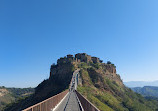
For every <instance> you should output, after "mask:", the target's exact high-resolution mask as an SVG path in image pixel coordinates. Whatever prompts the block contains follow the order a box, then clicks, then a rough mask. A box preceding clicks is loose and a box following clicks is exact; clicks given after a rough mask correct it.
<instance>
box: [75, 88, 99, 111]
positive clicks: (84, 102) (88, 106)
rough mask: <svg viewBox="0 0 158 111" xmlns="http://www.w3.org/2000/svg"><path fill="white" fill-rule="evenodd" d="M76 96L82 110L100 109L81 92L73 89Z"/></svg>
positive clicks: (92, 110)
mask: <svg viewBox="0 0 158 111" xmlns="http://www.w3.org/2000/svg"><path fill="white" fill-rule="evenodd" d="M75 92H76V94H77V97H78V98H79V100H80V102H81V104H82V107H83V109H84V111H100V110H99V109H98V108H96V107H95V106H94V105H93V104H92V103H91V102H90V101H88V100H87V99H86V98H85V97H84V96H83V95H82V94H80V93H79V92H77V91H76V90H75Z"/></svg>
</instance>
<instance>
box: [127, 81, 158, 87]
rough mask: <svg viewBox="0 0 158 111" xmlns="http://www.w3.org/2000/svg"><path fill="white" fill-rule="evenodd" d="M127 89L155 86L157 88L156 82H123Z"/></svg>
mask: <svg viewBox="0 0 158 111" xmlns="http://www.w3.org/2000/svg"><path fill="white" fill-rule="evenodd" d="M124 84H125V85H126V86H127V87H144V86H157V87H158V80H157V81H130V82H124Z"/></svg>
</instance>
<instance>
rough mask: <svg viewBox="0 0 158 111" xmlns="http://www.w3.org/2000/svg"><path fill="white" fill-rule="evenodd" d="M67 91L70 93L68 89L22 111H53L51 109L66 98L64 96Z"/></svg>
mask: <svg viewBox="0 0 158 111" xmlns="http://www.w3.org/2000/svg"><path fill="white" fill-rule="evenodd" d="M67 93H68V90H65V91H63V92H61V93H59V94H57V95H55V96H52V97H50V98H48V99H46V100H44V101H42V102H40V103H37V104H35V105H33V106H30V107H28V108H27V109H24V110H22V111H51V109H53V108H54V107H55V106H56V105H57V104H58V103H59V102H60V101H61V100H62V99H63V98H64V96H65V95H66V94H67Z"/></svg>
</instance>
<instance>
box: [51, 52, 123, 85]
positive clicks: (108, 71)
mask: <svg viewBox="0 0 158 111" xmlns="http://www.w3.org/2000/svg"><path fill="white" fill-rule="evenodd" d="M102 62H103V61H102V60H100V59H99V58H98V57H91V56H90V55H88V54H86V53H78V54H76V55H75V57H73V55H67V57H63V58H60V59H58V60H57V65H55V64H54V65H52V66H51V69H50V78H49V79H51V78H53V76H55V75H58V76H60V77H61V78H65V77H64V76H65V75H66V74H67V73H68V72H70V71H71V70H72V69H71V68H70V67H73V68H74V70H75V69H80V66H81V65H82V64H86V65H87V66H88V67H93V66H94V67H95V66H96V67H99V68H96V69H95V73H98V74H100V75H102V76H106V77H107V78H108V79H110V80H113V81H116V82H117V83H118V84H119V85H121V86H123V83H122V80H121V79H120V76H119V75H118V74H116V67H115V66H114V65H113V64H106V63H102Z"/></svg>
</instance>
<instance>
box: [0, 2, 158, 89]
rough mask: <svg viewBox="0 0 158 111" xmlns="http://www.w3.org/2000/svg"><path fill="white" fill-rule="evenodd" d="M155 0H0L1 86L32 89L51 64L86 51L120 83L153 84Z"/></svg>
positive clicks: (157, 26) (157, 40) (157, 53)
mask: <svg viewBox="0 0 158 111" xmlns="http://www.w3.org/2000/svg"><path fill="white" fill-rule="evenodd" d="M157 6H158V1H157V0H1V1H0V86H7V87H13V86H14V87H35V86H37V85H38V84H39V83H40V82H41V81H43V79H46V78H48V77H49V69H50V65H51V64H52V63H56V60H57V59H58V58H59V57H63V56H65V55H67V54H76V53H79V52H86V53H88V54H89V55H92V56H97V57H100V58H101V59H102V60H103V61H104V62H106V61H108V60H110V61H112V62H113V63H114V64H115V65H116V66H117V73H119V74H120V75H121V78H122V79H123V81H152V80H158V68H157V66H158V49H157V48H158V7H157Z"/></svg>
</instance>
